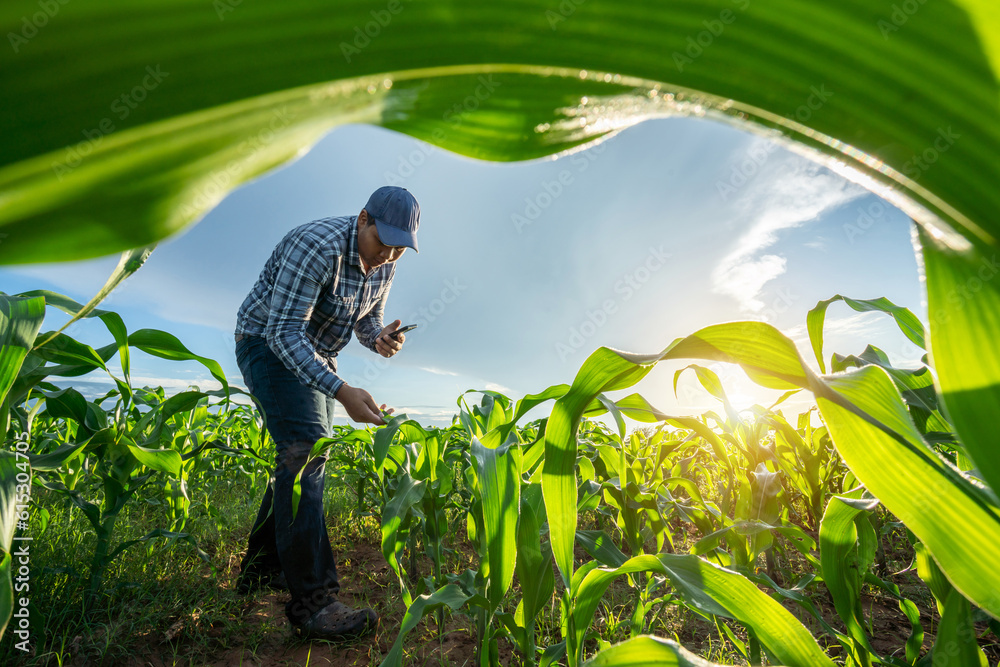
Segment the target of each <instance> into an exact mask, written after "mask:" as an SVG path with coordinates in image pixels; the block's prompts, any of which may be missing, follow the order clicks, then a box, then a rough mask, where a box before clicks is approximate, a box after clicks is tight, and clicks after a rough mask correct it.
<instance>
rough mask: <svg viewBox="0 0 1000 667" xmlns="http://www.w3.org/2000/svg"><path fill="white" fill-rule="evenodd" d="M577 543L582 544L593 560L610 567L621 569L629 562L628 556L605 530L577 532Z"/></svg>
mask: <svg viewBox="0 0 1000 667" xmlns="http://www.w3.org/2000/svg"><path fill="white" fill-rule="evenodd" d="M576 541H577V542H579V543H580V546H582V547H583V549H584V551H586V552H587V553H588V554H589V555H590V557H591V558H593V559H594V560H596V561H598V562H600V563H601V564H602V565H607V566H608V567H621V566H622V565H624V564H625V562H626V561H627V560H628V556H626V555H625V554H624V553H622V550H621V549H619V548H618V546H617V545H615V543H614V540H612V539H611V538H610V537H609V536H608V534H607V533H605V532H604V531H603V530H578V531H576Z"/></svg>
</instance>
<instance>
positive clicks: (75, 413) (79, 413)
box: [39, 387, 88, 425]
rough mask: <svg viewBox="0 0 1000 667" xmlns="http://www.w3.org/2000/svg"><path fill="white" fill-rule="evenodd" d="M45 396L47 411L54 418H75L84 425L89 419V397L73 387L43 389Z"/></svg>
mask: <svg viewBox="0 0 1000 667" xmlns="http://www.w3.org/2000/svg"><path fill="white" fill-rule="evenodd" d="M39 393H41V395H42V396H44V397H45V412H46V413H47V414H48V415H49V416H50V417H52V418H53V419H73V420H75V421H76V422H77V423H78V424H80V425H83V424H84V423H85V422H86V420H87V414H88V408H87V399H86V398H84V397H83V394H81V393H80V392H78V391H77V390H76V389H73V388H72V387H67V388H66V389H60V390H59V391H45V390H42V391H40V392H39Z"/></svg>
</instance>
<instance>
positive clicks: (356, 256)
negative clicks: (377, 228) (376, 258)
mask: <svg viewBox="0 0 1000 667" xmlns="http://www.w3.org/2000/svg"><path fill="white" fill-rule="evenodd" d="M349 220H350V221H351V233H350V235H349V236H348V237H347V262H348V263H349V264H352V265H354V266H356V267H358V271H361V275H365V271H364V269H363V268H361V252H360V251H359V250H358V216H356V215H352V216H351V217H350V218H349Z"/></svg>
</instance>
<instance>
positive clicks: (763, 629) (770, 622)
mask: <svg viewBox="0 0 1000 667" xmlns="http://www.w3.org/2000/svg"><path fill="white" fill-rule="evenodd" d="M634 572H656V573H658V574H662V575H664V576H666V577H667V578H668V579H669V580H670V583H671V584H672V585H673V587H674V588H675V590H676V591H677V592H678V593H680V594H681V595H682V596H683V597H684V599H685V601H686V602H687V603H688V604H689V605H691V606H692V607H694V608H695V609H697V610H698V611H701V612H702V613H705V614H712V615H715V616H724V617H726V618H733V619H736V620H738V621H739V622H740V623H742V624H744V625H745V626H747V627H748V628H750V629H751V630H752V631H753V633H754V635H755V636H756V637H757V638H758V639H759V640H760V642H761V644H762V645H763V646H764V647H765V648H766V649H767V650H768V652H770V653H771V654H772V655H774V656H775V658H776V659H777V660H778V662H779V663H780V664H782V665H787V666H788V667H798V666H800V665H801V666H802V667H807V666H808V667H816V666H819V665H827V666H829V667H833V661H832V660H830V659H829V658H828V657H827V656H826V654H825V653H824V652H823V650H822V649H821V648H820V647H819V644H817V643H816V640H815V639H813V637H812V635H811V634H810V633H809V631H808V630H807V629H806V628H805V626H803V625H802V624H801V623H800V622H799V621H798V620H796V618H795V617H794V616H792V614H791V613H790V612H789V611H787V610H786V609H785V608H784V607H782V606H781V604H779V603H778V602H776V601H775V600H773V599H771V598H770V597H769V596H768V595H767V594H765V593H764V592H762V591H761V590H760V589H758V588H757V586H756V585H755V584H754V583H753V582H751V581H750V580H749V579H747V578H746V577H744V576H743V575H741V574H739V573H737V572H733V571H731V570H726V569H724V568H721V567H718V566H717V565H713V564H712V563H709V562H708V561H705V560H703V559H701V558H698V557H697V556H680V555H674V554H659V555H657V556H635V557H634V558H631V559H629V560H628V561H627V562H626V563H625V564H623V565H622V566H621V567H619V568H617V569H613V570H612V569H607V568H598V569H592V570H591V571H590V572H589V573H588V574H587V575H586V576H585V577H584V578H583V580H582V582H580V583H579V585H578V587H577V588H576V589H575V599H574V611H573V614H574V618H575V628H576V636H575V637H574V638H573V640H574V642H575V646H576V647H578V648H579V647H581V646H582V642H583V637H584V634H585V633H586V631H587V628H588V627H589V625H590V622H591V619H593V616H594V612H595V611H596V610H597V605H598V604H599V603H600V600H601V597H602V596H603V595H604V592H605V591H606V590H607V588H608V586H609V585H610V584H611V582H612V581H613V580H614V579H615V578H616V577H618V576H621V575H623V574H629V573H634Z"/></svg>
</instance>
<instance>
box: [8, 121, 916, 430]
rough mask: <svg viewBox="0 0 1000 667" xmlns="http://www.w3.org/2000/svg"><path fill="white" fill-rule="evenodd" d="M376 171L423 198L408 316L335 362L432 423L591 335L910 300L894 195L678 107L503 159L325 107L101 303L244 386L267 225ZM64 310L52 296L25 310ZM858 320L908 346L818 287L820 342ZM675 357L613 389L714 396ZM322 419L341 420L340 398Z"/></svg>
mask: <svg viewBox="0 0 1000 667" xmlns="http://www.w3.org/2000/svg"><path fill="white" fill-rule="evenodd" d="M387 182H388V183H393V184H398V185H403V186H405V187H407V188H408V189H409V190H410V191H411V192H413V193H414V195H415V196H416V197H417V199H418V200H419V202H420V205H421V211H422V213H421V227H420V231H419V233H418V235H419V238H420V248H421V251H420V253H419V254H417V253H413V252H412V251H408V252H407V253H406V254H405V255H404V256H403V257H402V259H401V260H400V261H399V265H398V267H397V270H396V278H395V281H394V284H393V287H392V291H391V293H390V296H389V301H388V306H387V310H386V323H388V322H390V321H392V320H393V319H397V318H398V319H401V320H402V321H403V323H404V324H407V323H411V322H420V323H421V324H422V326H421V327H420V328H418V329H416V330H415V331H413V332H412V333H411V334H408V336H407V342H406V344H405V346H404V349H403V351H402V352H401V353H400V354H398V355H396V356H395V357H394V358H393V359H392V360H391V361H386V360H383V359H381V358H380V357H378V356H376V355H375V354H374V353H371V352H370V351H368V350H366V349H365V348H363V347H361V345H360V344H358V343H357V342H356V341H352V343H351V344H349V345H348V346H347V347H346V348H345V349H344V350H343V351H342V352H341V354H340V357H339V373H340V375H341V376H342V377H343V378H344V379H345V380H346V381H347V382H349V383H350V384H354V385H357V386H361V387H364V388H365V389H367V390H368V391H370V392H371V393H372V395H373V396H374V398H375V399H376V401H377V402H379V403H388V404H389V405H390V406H393V407H395V408H396V410H397V412H406V413H407V414H409V415H410V416H413V417H416V418H418V419H420V420H421V421H423V422H425V423H428V424H446V423H449V422H450V416H451V415H452V414H454V412H455V410H456V409H457V406H456V399H457V397H458V396H459V394H461V393H462V392H463V391H465V390H468V389H496V390H500V391H503V392H505V393H507V394H508V395H510V396H512V397H513V398H519V397H521V396H523V395H524V394H527V393H535V392H538V391H541V390H542V389H544V388H545V387H548V386H549V385H552V384H557V383H561V382H567V383H568V382H571V381H572V379H573V377H574V375H575V374H576V372H577V370H578V369H579V367H580V365H581V364H582V363H583V361H584V360H585V359H586V357H587V356H588V354H590V353H591V352H592V351H593V350H594V349H596V348H597V347H599V346H601V345H607V346H611V347H615V348H618V349H623V350H628V351H633V352H644V353H645V352H658V351H660V350H662V349H663V348H664V347H666V346H667V345H668V344H669V343H670V342H671V341H672V340H673V339H674V338H677V337H679V336H684V335H687V334H690V333H692V332H694V331H696V330H697V329H699V328H700V327H703V326H706V325H709V324H714V323H718V322H724V321H732V320H740V319H756V320H766V321H768V322H770V323H772V324H774V325H775V326H777V327H778V328H780V329H782V330H783V331H785V332H786V333H788V334H789V335H790V336H791V337H792V338H793V339H795V340H797V341H799V343H800V349H801V350H803V354H804V356H806V357H807V359H811V358H812V355H811V353H808V354H806V351H807V346H806V345H805V344H804V341H805V340H806V339H805V326H804V325H805V315H806V312H807V311H808V310H809V309H810V308H812V307H813V306H814V305H815V304H816V302H817V301H818V300H820V299H825V298H828V297H830V296H833V295H834V294H838V293H839V294H843V295H847V296H852V297H856V298H874V297H878V296H886V297H888V298H889V299H891V300H892V301H894V302H896V303H897V304H900V305H904V306H907V307H909V308H911V309H912V310H914V312H916V313H917V315H918V316H919V317H921V319H924V320H926V317H925V304H924V297H923V291H922V288H921V285H920V279H919V275H918V270H917V264H916V260H915V257H914V252H913V248H912V245H911V240H910V221H909V219H908V218H907V216H906V215H905V214H903V213H902V212H901V211H899V210H897V209H896V208H894V207H892V206H890V205H889V204H888V203H885V202H884V201H883V200H881V199H879V198H878V197H876V196H875V195H872V194H870V193H868V192H867V191H865V190H863V189H862V188H861V187H860V186H857V185H855V184H852V183H850V182H848V181H847V180H845V179H844V178H842V177H841V176H839V175H837V174H834V173H833V172H831V171H829V170H828V169H826V168H823V167H820V166H818V165H816V164H815V163H813V162H811V161H809V160H808V159H806V158H804V157H802V156H800V155H797V154H795V153H792V152H789V151H788V150H786V149H784V148H781V147H779V146H778V145H777V144H773V143H770V141H769V140H767V139H764V138H762V137H759V136H756V135H751V134H748V133H746V132H742V131H740V130H738V129H735V128H733V127H730V126H728V125H724V124H719V123H715V122H712V121H708V120H703V119H695V118H670V119H658V120H650V121H646V122H644V123H642V124H640V125H638V126H635V127H632V128H630V129H627V130H625V131H622V132H620V133H619V134H617V135H615V136H613V137H611V138H609V139H607V140H605V141H604V142H602V143H600V144H598V145H596V146H592V147H590V148H589V149H586V150H583V151H578V152H575V153H573V154H571V155H565V156H562V157H560V158H558V159H545V160H536V161H531V162H523V163H513V164H496V163H488V162H480V161H475V160H470V159H468V158H464V157H461V156H457V155H454V154H451V153H448V152H446V151H443V150H441V149H438V148H435V147H433V146H430V145H428V144H425V143H423V142H420V141H418V140H415V139H412V138H410V137H408V136H405V135H401V134H396V133H394V132H390V131H387V130H383V129H381V128H376V127H370V126H346V127H341V128H339V129H337V130H335V131H334V132H332V133H331V134H330V135H328V136H327V137H326V138H325V139H323V140H322V141H321V142H320V143H319V144H317V145H316V146H315V147H314V148H313V149H312V151H310V152H309V153H307V154H306V155H305V156H304V157H302V158H301V159H300V160H298V161H297V162H295V163H293V164H291V165H288V166H286V167H284V168H282V169H280V170H278V171H276V172H272V173H271V174H269V175H268V176H266V177H264V178H261V179H259V180H257V181H254V182H253V183H250V184H247V185H244V186H243V187H242V188H240V189H239V190H237V191H235V192H233V193H232V194H230V195H229V197H228V198H227V199H225V200H224V201H223V202H222V203H221V204H220V205H219V207H218V208H216V209H215V210H213V211H212V212H211V213H209V214H208V215H207V216H206V217H205V218H204V219H203V220H202V221H201V222H200V223H198V224H197V225H195V226H193V227H191V228H189V229H188V230H187V231H185V232H184V233H183V234H181V235H179V236H176V237H173V238H171V239H169V240H167V241H164V242H162V243H161V244H160V246H159V247H158V248H157V249H156V251H155V252H154V253H153V254H152V256H151V257H150V259H149V260H148V262H147V263H146V265H145V266H144V267H143V268H142V269H140V270H139V272H138V273H136V274H135V275H134V276H132V277H131V278H130V279H128V280H127V281H125V283H123V284H122V285H121V286H119V287H118V288H117V289H116V291H115V292H114V293H112V295H111V296H110V297H109V298H108V299H107V300H106V301H105V302H104V303H103V304H102V305H101V307H102V308H106V309H111V310H115V311H117V312H119V313H120V314H121V315H122V317H123V318H124V320H125V323H126V326H127V327H128V328H129V330H130V331H135V330H137V329H142V328H155V329H163V330H167V331H170V332H171V333H173V334H174V335H176V336H178V337H179V338H180V339H181V340H182V341H183V342H184V343H185V344H186V345H187V346H188V347H189V348H190V349H191V350H193V351H195V352H196V353H198V354H200V355H203V356H207V357H211V358H213V359H216V360H218V361H219V362H220V363H221V364H222V367H223V369H224V371H225V372H226V374H227V376H228V377H229V378H230V380H231V381H232V382H233V383H234V384H237V385H239V386H243V381H242V377H241V375H240V372H239V369H238V368H237V366H236V361H235V358H234V356H233V348H234V342H233V336H232V332H233V329H234V327H235V321H236V312H237V309H238V308H239V305H240V303H241V302H242V301H243V299H244V297H245V296H246V294H247V293H248V292H249V291H250V289H251V287H252V285H253V283H254V281H255V280H256V278H257V276H258V274H259V272H260V270H261V268H262V266H263V264H264V262H265V260H266V259H267V258H268V256H269V255H270V253H271V251H272V250H273V249H274V246H275V244H276V243H277V242H278V241H279V240H280V239H281V237H282V236H283V235H284V234H285V233H286V232H287V231H288V230H289V229H291V228H293V227H295V226H297V225H300V224H303V223H306V222H308V221H310V220H314V219H317V218H321V217H327V216H336V215H348V214H356V213H357V212H358V211H360V210H361V208H362V207H363V206H364V204H365V202H366V201H367V198H368V195H369V194H370V193H371V192H372V191H373V190H374V189H376V188H377V187H379V186H381V185H384V184H386V183H387ZM865 215H867V216H868V217H864V216H865ZM117 261H118V257H117V256H114V257H105V258H100V259H96V260H89V261H85V262H75V263H64V264H51V265H21V266H10V267H2V268H0V290H2V291H4V292H6V293H8V294H16V293H18V292H22V291H26V290H30V289H49V290H54V291H57V292H61V293H63V294H67V295H69V296H71V297H73V298H74V299H76V300H78V301H80V302H81V303H82V302H85V301H87V300H88V299H89V298H90V297H91V296H92V295H93V294H94V293H95V292H96V291H97V290H98V289H99V288H100V287H101V285H103V283H104V281H105V280H106V278H107V276H108V275H109V274H110V272H111V271H112V269H113V268H114V266H115V265H116V264H117ZM65 320H66V316H65V315H63V314H62V313H61V312H59V311H56V310H55V309H52V308H50V309H49V313H48V315H47V320H46V322H45V324H44V325H43V330H50V329H54V328H56V327H58V326H59V325H61V324H62V323H63V322H65ZM67 333H69V334H70V335H72V336H74V337H76V338H78V339H80V340H82V341H84V342H86V343H89V344H91V345H93V346H95V347H97V346H100V345H105V344H107V343H108V342H110V341H111V337H110V335H109V334H108V333H107V331H106V330H104V329H103V325H102V324H101V323H100V322H98V321H86V322H81V323H77V324H74V325H73V326H72V327H71V328H70V329H69V330H68V331H67ZM868 342H871V343H874V344H876V345H879V346H880V347H882V348H883V349H884V350H885V351H886V352H887V353H888V354H889V355H890V357H891V358H892V359H893V360H895V361H897V362H899V363H903V364H906V365H913V364H914V363H916V360H917V359H919V356H920V352H919V351H918V350H917V349H916V348H915V347H914V346H912V345H911V344H909V343H908V342H907V341H906V339H905V338H903V336H902V334H900V333H899V332H898V330H896V329H895V328H894V325H893V324H892V321H891V320H890V319H889V318H888V317H886V316H884V315H879V314H864V315H861V314H857V313H854V312H853V311H851V310H849V309H848V308H847V307H846V306H843V305H842V304H839V305H835V306H833V307H832V308H831V309H830V312H829V315H828V332H827V347H826V354H827V357H829V354H830V352H832V351H838V352H841V353H844V354H847V353H855V354H856V353H860V352H861V351H862V350H863V349H864V346H865V344H866V343H868ZM685 365H686V364H685V363H680V362H678V363H669V364H661V365H660V366H658V367H657V368H656V369H654V370H653V371H652V372H651V373H650V374H649V375H648V376H647V377H646V378H645V379H644V380H643V381H642V382H641V383H640V384H639V385H637V386H636V387H635V388H633V389H631V390H629V391H628V392H623V393H621V395H622V396H624V395H625V393H630V392H631V391H639V392H640V393H642V394H643V395H644V396H645V397H646V398H647V399H648V400H649V401H650V402H652V403H653V404H654V405H656V406H657V407H659V408H661V409H663V410H665V411H667V412H673V413H685V414H688V413H693V412H701V411H702V410H705V409H714V408H715V407H716V404H715V402H714V400H713V399H712V398H711V397H710V396H708V394H707V393H705V392H704V391H702V390H701V389H700V388H698V387H697V386H696V382H695V380H694V376H693V374H691V375H690V376H685V377H684V379H683V380H682V382H681V387H680V391H679V396H678V397H676V398H675V396H674V393H673V387H672V382H673V373H674V371H675V370H677V369H679V368H683V367H684V366H685ZM713 369H715V370H716V371H718V372H719V373H720V375H721V376H722V377H723V380H724V381H725V382H726V384H727V387H728V388H729V390H730V392H731V393H732V396H733V399H734V402H736V403H737V404H738V405H742V406H749V405H750V404H752V403H754V402H760V401H766V400H768V399H769V398H771V397H773V396H774V395H775V394H774V393H773V392H766V391H763V390H760V389H758V388H756V387H755V386H754V385H752V384H751V383H750V382H749V381H748V380H746V378H745V376H744V375H743V374H742V372H741V371H739V370H738V369H734V368H728V367H724V366H720V365H716V366H713ZM102 374H103V372H102ZM132 374H133V381H134V384H136V385H138V386H142V385H143V384H150V385H162V386H164V387H165V388H167V390H168V393H173V392H175V391H180V390H182V389H184V388H186V387H187V386H188V385H189V384H196V385H197V386H199V387H200V388H202V389H206V388H212V387H214V386H217V383H215V382H214V381H212V380H211V376H210V375H209V374H208V372H207V370H206V369H205V368H204V367H202V366H200V365H198V364H196V363H194V362H182V363H179V362H168V361H164V360H160V359H156V358H153V357H150V356H148V355H145V354H143V353H140V352H136V353H135V356H134V360H133V370H132ZM82 382H94V383H95V384H87V385H84V384H81V383H82ZM109 382H110V379H109V378H107V376H106V375H104V377H103V378H102V377H101V376H100V375H98V374H91V375H90V376H86V377H84V378H80V379H79V381H77V382H75V383H74V385H75V386H79V387H82V388H84V390H85V393H86V394H88V395H91V396H92V395H97V394H99V393H104V391H106V389H107V388H109V386H110V385H109V386H108V387H105V386H103V385H102V384H100V383H105V384H107V383H109ZM807 404H808V400H807V399H805V398H803V399H801V400H798V401H796V402H795V403H794V404H793V405H792V406H791V407H803V406H805V405H807ZM546 409H548V408H546ZM537 414H538V413H536V415H537ZM337 421H339V422H341V423H344V422H346V417H345V413H344V412H343V411H342V410H341V411H339V412H338V420H337Z"/></svg>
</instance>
